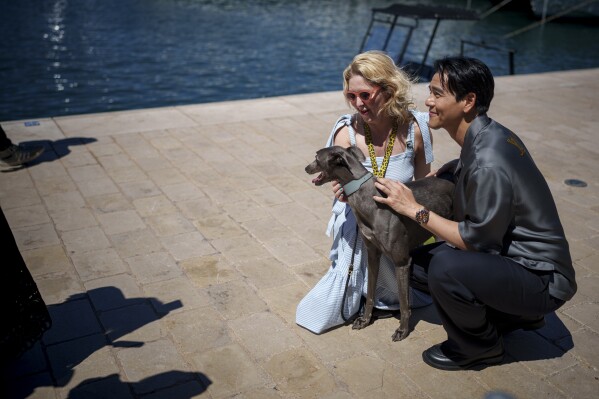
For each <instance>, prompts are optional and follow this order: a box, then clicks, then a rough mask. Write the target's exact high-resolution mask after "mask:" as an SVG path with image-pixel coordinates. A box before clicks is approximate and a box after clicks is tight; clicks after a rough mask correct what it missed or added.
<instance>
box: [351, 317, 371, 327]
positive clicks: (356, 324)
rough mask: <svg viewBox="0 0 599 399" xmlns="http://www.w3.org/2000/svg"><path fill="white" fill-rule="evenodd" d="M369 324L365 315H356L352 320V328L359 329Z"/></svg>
mask: <svg viewBox="0 0 599 399" xmlns="http://www.w3.org/2000/svg"><path fill="white" fill-rule="evenodd" d="M369 324H370V319H367V318H365V317H358V318H357V319H356V320H354V324H352V327H351V328H352V329H353V330H361V329H363V328H364V327H367V326H368V325H369Z"/></svg>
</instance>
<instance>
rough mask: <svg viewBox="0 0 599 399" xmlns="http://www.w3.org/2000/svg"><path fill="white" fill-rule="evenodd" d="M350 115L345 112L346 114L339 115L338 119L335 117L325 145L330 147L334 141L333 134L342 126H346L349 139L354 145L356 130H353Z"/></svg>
mask: <svg viewBox="0 0 599 399" xmlns="http://www.w3.org/2000/svg"><path fill="white" fill-rule="evenodd" d="M351 122H352V116H351V115H350V114H346V115H341V117H340V118H339V119H337V122H335V125H334V126H333V130H332V131H331V134H330V135H329V139H328V140H327V145H326V146H327V147H331V146H332V145H333V144H334V143H335V134H336V133H337V132H338V131H339V129H341V128H342V127H343V126H347V127H348V128H349V137H350V140H351V143H352V145H355V144H356V143H355V141H356V136H355V134H356V132H355V131H354V129H353V128H352V123H351Z"/></svg>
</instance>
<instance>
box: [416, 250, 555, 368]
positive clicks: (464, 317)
mask: <svg viewBox="0 0 599 399" xmlns="http://www.w3.org/2000/svg"><path fill="white" fill-rule="evenodd" d="M412 267H413V269H412V281H411V285H412V287H414V288H416V289H420V290H422V291H424V292H428V293H429V294H430V295H431V297H432V298H433V303H434V304H435V306H436V308H437V311H438V312H439V315H440V317H441V321H442V323H443V327H444V328H445V331H446V332H447V342H445V343H443V350H444V351H445V352H446V354H448V355H451V356H452V358H456V360H462V359H463V360H468V359H470V358H474V357H478V356H483V355H484V353H485V352H491V351H492V352H493V353H496V352H495V351H496V350H497V348H498V346H502V345H503V342H502V340H501V338H500V336H499V334H498V332H497V329H496V327H495V324H494V321H499V320H501V321H502V322H505V321H509V320H517V319H519V318H521V317H527V318H532V317H540V316H542V315H545V314H547V313H551V312H553V311H555V310H556V309H558V308H559V307H560V306H561V305H563V303H564V301H562V300H559V299H555V298H553V297H551V296H550V295H549V290H548V286H549V281H550V280H551V276H552V273H551V272H538V271H533V270H530V269H527V268H525V267H524V266H522V265H520V264H518V263H516V262H514V261H513V260H512V259H510V258H506V257H503V256H501V255H493V254H488V253H481V252H473V251H462V250H459V249H456V248H453V247H450V246H449V245H447V244H445V243H444V242H438V243H435V244H431V245H426V246H423V247H421V248H418V249H416V250H415V251H413V252H412ZM447 352H449V353H447Z"/></svg>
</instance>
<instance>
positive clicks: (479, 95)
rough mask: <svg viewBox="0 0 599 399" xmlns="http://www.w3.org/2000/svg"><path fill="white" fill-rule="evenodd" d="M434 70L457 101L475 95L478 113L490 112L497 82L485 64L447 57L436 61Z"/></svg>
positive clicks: (465, 58)
mask: <svg viewBox="0 0 599 399" xmlns="http://www.w3.org/2000/svg"><path fill="white" fill-rule="evenodd" d="M434 68H435V72H437V73H438V74H439V77H440V78H441V84H442V85H443V87H444V88H445V89H447V90H448V91H449V92H451V93H452V94H453V95H454V96H455V99H456V100H457V101H461V100H463V99H464V98H465V97H466V95H467V94H468V93H474V94H476V104H475V105H476V111H477V113H478V114H479V115H480V114H484V113H486V112H487V111H488V110H489V105H491V100H492V99H493V92H494V90H495V81H494V80H493V74H492V73H491V70H490V69H489V67H488V66H487V65H485V63H483V62H482V61H480V60H477V59H476V58H469V57H445V58H443V59H440V60H437V61H435V65H434Z"/></svg>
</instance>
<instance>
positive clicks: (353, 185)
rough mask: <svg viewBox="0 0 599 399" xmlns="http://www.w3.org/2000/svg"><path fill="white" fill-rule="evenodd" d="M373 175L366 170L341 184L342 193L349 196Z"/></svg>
mask: <svg viewBox="0 0 599 399" xmlns="http://www.w3.org/2000/svg"><path fill="white" fill-rule="evenodd" d="M373 176H374V175H373V174H372V173H370V172H368V173H366V174H365V175H364V176H362V177H360V178H359V179H356V180H352V181H350V182H349V183H347V184H346V185H344V186H343V194H345V195H346V196H348V197H349V196H350V195H352V194H353V193H355V192H356V191H358V190H359V189H360V187H362V184H364V183H366V182H367V181H368V180H370V179H372V177H373Z"/></svg>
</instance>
